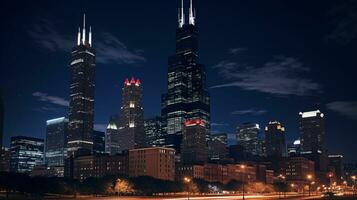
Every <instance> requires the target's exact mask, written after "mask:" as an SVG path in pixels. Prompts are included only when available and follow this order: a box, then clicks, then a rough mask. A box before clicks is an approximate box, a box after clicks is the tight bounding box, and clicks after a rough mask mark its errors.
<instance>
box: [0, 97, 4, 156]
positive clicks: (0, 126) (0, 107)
mask: <svg viewBox="0 0 357 200" xmlns="http://www.w3.org/2000/svg"><path fill="white" fill-rule="evenodd" d="M4 110H5V109H4V102H3V99H2V93H1V91H0V155H1V151H2V143H3V141H2V140H3V137H4V133H3V132H4V112H5V111H4Z"/></svg>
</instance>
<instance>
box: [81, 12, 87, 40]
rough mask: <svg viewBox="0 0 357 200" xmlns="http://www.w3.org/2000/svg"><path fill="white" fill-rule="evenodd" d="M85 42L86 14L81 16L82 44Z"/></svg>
mask: <svg viewBox="0 0 357 200" xmlns="http://www.w3.org/2000/svg"><path fill="white" fill-rule="evenodd" d="M85 42H86V14H85V13H84V14H83V34H82V44H85Z"/></svg>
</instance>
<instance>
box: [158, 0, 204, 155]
mask: <svg viewBox="0 0 357 200" xmlns="http://www.w3.org/2000/svg"><path fill="white" fill-rule="evenodd" d="M168 65H169V68H168V90H167V93H166V94H163V95H162V101H161V117H162V130H163V133H164V134H165V135H170V136H165V145H166V146H170V147H173V148H175V149H176V150H177V151H178V152H179V151H180V144H181V142H180V141H179V140H181V139H182V137H180V135H182V132H183V129H184V123H185V121H186V120H188V119H193V120H194V119H200V120H202V121H203V122H204V123H205V126H206V129H207V130H209V129H210V96H209V93H208V91H207V88H206V72H205V69H204V66H203V65H202V64H200V63H199V56H198V29H197V26H196V23H195V15H194V13H193V6H192V1H191V5H190V17H189V23H186V21H185V15H184V9H183V5H181V9H180V11H179V23H178V28H177V30H176V53H175V55H173V56H171V57H169V59H168Z"/></svg>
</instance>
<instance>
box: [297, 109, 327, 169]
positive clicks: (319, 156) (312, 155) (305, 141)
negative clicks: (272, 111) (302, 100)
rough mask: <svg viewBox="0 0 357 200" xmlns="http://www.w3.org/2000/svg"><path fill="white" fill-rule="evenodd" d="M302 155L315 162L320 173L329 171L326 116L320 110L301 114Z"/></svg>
mask: <svg viewBox="0 0 357 200" xmlns="http://www.w3.org/2000/svg"><path fill="white" fill-rule="evenodd" d="M299 116H300V122H299V129H300V141H301V147H300V148H301V152H300V153H301V155H303V156H304V157H306V158H308V159H310V160H312V161H314V162H315V169H316V170H318V171H326V170H327V162H328V160H327V155H326V151H327V150H326V147H325V118H324V117H325V116H324V114H323V113H322V112H321V111H320V110H315V111H308V112H300V113H299Z"/></svg>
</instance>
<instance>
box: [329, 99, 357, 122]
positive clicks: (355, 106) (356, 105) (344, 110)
mask: <svg viewBox="0 0 357 200" xmlns="http://www.w3.org/2000/svg"><path fill="white" fill-rule="evenodd" d="M326 107H327V108H328V109H330V110H332V111H335V112H337V113H340V114H341V115H344V116H346V117H349V118H351V119H355V120H357V101H334V102H331V103H328V104H326Z"/></svg>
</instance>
